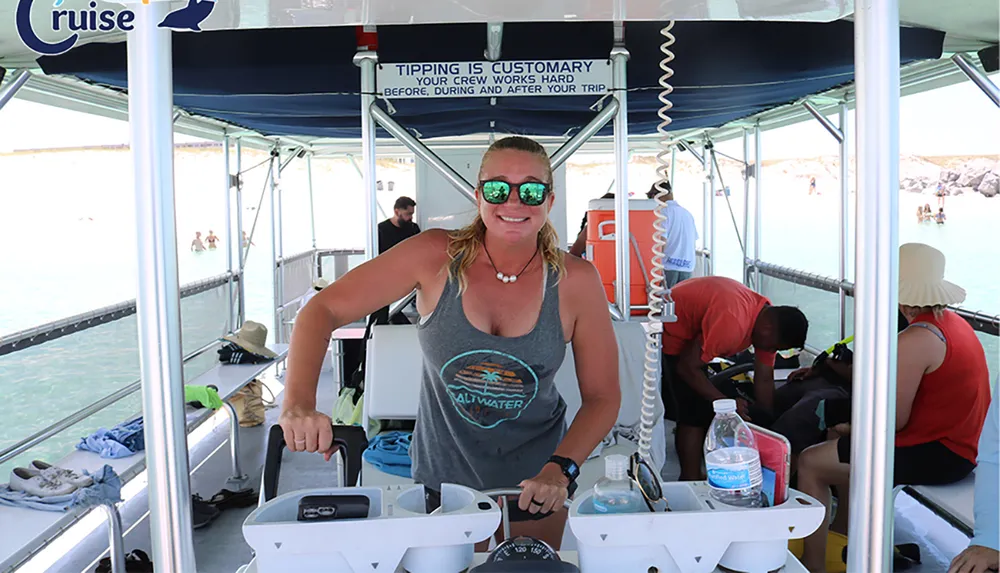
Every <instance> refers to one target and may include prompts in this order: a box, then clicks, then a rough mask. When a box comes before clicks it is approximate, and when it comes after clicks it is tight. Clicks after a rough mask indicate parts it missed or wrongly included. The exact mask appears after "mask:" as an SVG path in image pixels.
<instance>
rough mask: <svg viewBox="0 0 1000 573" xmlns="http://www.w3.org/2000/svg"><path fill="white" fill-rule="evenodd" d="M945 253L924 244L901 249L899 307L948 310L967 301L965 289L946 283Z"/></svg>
mask: <svg viewBox="0 0 1000 573" xmlns="http://www.w3.org/2000/svg"><path fill="white" fill-rule="evenodd" d="M944 265H945V258H944V253H942V252H941V251H939V250H937V249H935V248H934V247H932V246H930V245H925V244H923V243H906V244H905V245H900V247H899V304H902V305H906V306H917V307H925V306H939V305H940V306H948V305H952V304H958V303H960V302H962V301H963V300H965V289H963V288H962V287H960V286H958V285H957V284H955V283H952V282H949V281H946V280H944Z"/></svg>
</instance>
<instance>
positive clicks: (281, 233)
mask: <svg viewBox="0 0 1000 573" xmlns="http://www.w3.org/2000/svg"><path fill="white" fill-rule="evenodd" d="M293 157H294V156H293ZM279 164H280V161H279ZM277 192H278V193H277V195H278V216H277V217H276V219H277V221H278V227H277V230H276V231H275V232H274V234H275V237H276V238H277V240H278V262H279V263H280V265H276V269H277V272H278V282H276V283H275V287H274V288H275V289H277V292H276V293H275V294H276V295H277V297H278V305H277V306H276V307H275V308H280V307H284V306H285V224H284V221H283V219H284V210H283V209H282V196H283V195H284V193H282V185H281V170H280V169H279V170H278V185H277ZM284 318H285V311H284V310H281V311H279V312H278V317H277V320H278V330H277V331H275V334H274V339H275V340H277V341H278V342H279V343H281V344H284V343H285V342H286V341H285V321H284Z"/></svg>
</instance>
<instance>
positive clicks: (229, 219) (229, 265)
mask: <svg viewBox="0 0 1000 573" xmlns="http://www.w3.org/2000/svg"><path fill="white" fill-rule="evenodd" d="M222 162H223V164H224V166H225V171H226V186H225V190H226V192H225V195H224V197H225V199H226V243H225V244H226V271H228V272H229V285H228V287H227V289H226V294H227V295H228V296H229V315H228V318H227V320H226V331H227V332H232V331H233V330H235V329H234V328H233V323H235V322H236V319H235V318H234V314H235V308H236V301H235V300H234V298H235V297H234V295H233V201H232V185H231V182H232V174H231V173H230V171H229V134H226V135H223V136H222Z"/></svg>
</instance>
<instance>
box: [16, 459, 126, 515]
mask: <svg viewBox="0 0 1000 573" xmlns="http://www.w3.org/2000/svg"><path fill="white" fill-rule="evenodd" d="M84 473H86V474H87V475H89V476H90V477H92V478H93V479H94V483H92V484H90V485H89V486H87V487H84V488H80V489H78V490H76V491H74V492H73V493H70V494H67V495H57V496H51V497H38V496H36V495H29V494H27V493H24V492H23V491H16V490H12V489H10V486H8V485H7V484H4V485H0V505H8V506H11V507H26V508H28V509H40V510H42V511H67V510H69V509H73V508H77V507H89V506H94V505H101V504H106V503H107V504H110V503H118V502H119V501H121V500H122V495H121V494H122V480H121V478H119V477H118V474H116V473H115V470H113V469H111V466H109V465H105V466H104V467H102V468H101V469H100V470H98V471H97V472H96V473H93V474H91V473H89V472H84Z"/></svg>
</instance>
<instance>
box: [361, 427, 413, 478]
mask: <svg viewBox="0 0 1000 573" xmlns="http://www.w3.org/2000/svg"><path fill="white" fill-rule="evenodd" d="M412 438H413V434H412V433H411V432H386V433H384V434H379V435H377V436H375V437H374V438H373V439H372V441H371V442H370V443H369V444H368V449H367V450H365V453H364V454H362V456H363V457H364V458H365V461H367V462H368V463H370V464H371V465H373V466H375V467H376V468H378V469H379V470H381V471H384V472H385V473H387V474H392V475H394V476H400V477H405V478H412V477H413V475H412V474H411V473H410V440H411V439H412Z"/></svg>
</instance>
